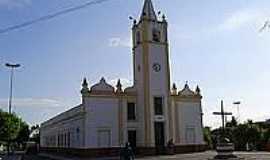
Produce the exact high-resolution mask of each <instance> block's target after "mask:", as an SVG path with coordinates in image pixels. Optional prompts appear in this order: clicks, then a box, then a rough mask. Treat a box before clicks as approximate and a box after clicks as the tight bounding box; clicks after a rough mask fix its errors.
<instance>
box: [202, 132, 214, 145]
mask: <svg viewBox="0 0 270 160" xmlns="http://www.w3.org/2000/svg"><path fill="white" fill-rule="evenodd" d="M203 137H204V141H205V142H206V143H207V145H208V147H209V148H213V142H212V136H211V128H210V127H204V129H203Z"/></svg>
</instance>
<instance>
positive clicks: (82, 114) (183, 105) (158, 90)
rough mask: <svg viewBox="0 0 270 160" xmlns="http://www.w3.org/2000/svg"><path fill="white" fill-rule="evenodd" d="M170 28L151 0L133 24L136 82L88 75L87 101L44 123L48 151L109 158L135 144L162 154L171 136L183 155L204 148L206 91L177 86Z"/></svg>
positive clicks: (43, 137)
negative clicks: (173, 81)
mask: <svg viewBox="0 0 270 160" xmlns="http://www.w3.org/2000/svg"><path fill="white" fill-rule="evenodd" d="M167 27H168V24H167V21H166V18H165V16H163V17H162V18H158V17H157V16H156V13H155V11H154V7H153V4H152V2H151V0H145V2H144V6H143V11H142V14H141V17H140V19H139V21H135V20H134V24H133V28H132V39H133V49H132V51H133V53H132V56H133V72H134V85H133V86H131V87H128V88H125V89H124V88H122V85H121V81H120V80H119V81H118V84H117V86H115V87H113V86H112V85H110V84H108V83H107V82H106V80H105V79H104V78H102V79H101V80H100V82H99V83H97V84H95V85H93V86H90V85H89V84H88V82H87V80H86V79H84V80H83V84H82V90H81V94H82V103H81V104H80V105H78V106H77V107H74V108H72V109H71V110H69V111H66V112H64V113H62V114H60V115H58V116H56V117H54V118H52V119H50V120H48V121H46V122H44V123H42V125H41V130H40V134H41V139H40V143H41V148H42V150H43V151H47V152H65V153H67V152H68V153H70V154H74V155H82V156H109V155H115V154H117V153H118V152H119V148H120V147H121V146H122V145H124V144H125V143H126V142H130V143H131V145H132V146H133V147H134V149H135V150H136V152H137V153H138V154H156V153H162V151H163V150H164V148H165V147H166V145H167V143H168V141H169V140H172V141H173V143H174V145H175V151H176V152H177V153H183V152H190V151H201V150H204V147H205V142H204V140H203V124H202V115H203V114H202V105H201V99H202V95H201V92H200V89H199V87H197V88H196V89H195V90H194V91H193V90H191V89H190V88H189V86H188V84H186V85H185V86H184V88H183V89H181V90H179V91H178V90H177V87H176V85H175V84H173V85H171V79H170V63H169V43H168V38H167V37H168V35H167V34H168V33H167Z"/></svg>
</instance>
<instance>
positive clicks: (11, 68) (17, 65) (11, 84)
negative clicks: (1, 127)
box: [5, 63, 21, 154]
mask: <svg viewBox="0 0 270 160" xmlns="http://www.w3.org/2000/svg"><path fill="white" fill-rule="evenodd" d="M5 66H6V67H7V68H9V69H10V92H9V101H8V113H9V119H8V121H9V125H10V124H11V123H10V117H11V113H12V112H11V107H12V95H13V77H14V70H15V69H16V68H19V67H20V66H21V65H20V64H10V63H6V65H5ZM10 138H11V136H10V126H8V146H7V149H8V154H10V140H11V139H10Z"/></svg>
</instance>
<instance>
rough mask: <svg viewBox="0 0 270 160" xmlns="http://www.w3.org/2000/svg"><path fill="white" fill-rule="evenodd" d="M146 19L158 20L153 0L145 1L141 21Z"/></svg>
mask: <svg viewBox="0 0 270 160" xmlns="http://www.w3.org/2000/svg"><path fill="white" fill-rule="evenodd" d="M144 18H146V19H150V20H156V19H157V16H156V13H155V9H154V7H153V3H152V0H145V1H144V5H143V11H142V15H141V19H144Z"/></svg>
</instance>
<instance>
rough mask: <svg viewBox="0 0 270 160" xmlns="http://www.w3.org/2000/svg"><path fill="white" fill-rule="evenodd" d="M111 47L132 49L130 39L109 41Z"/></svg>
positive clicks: (112, 39)
mask: <svg viewBox="0 0 270 160" xmlns="http://www.w3.org/2000/svg"><path fill="white" fill-rule="evenodd" d="M109 46H110V47H131V39H130V38H120V37H113V38H110V39H109Z"/></svg>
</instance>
